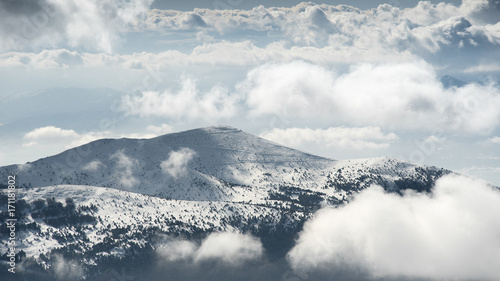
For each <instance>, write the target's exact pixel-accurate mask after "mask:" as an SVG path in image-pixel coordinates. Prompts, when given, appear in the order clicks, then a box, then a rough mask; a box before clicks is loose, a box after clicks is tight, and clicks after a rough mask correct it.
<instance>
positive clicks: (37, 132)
mask: <svg viewBox="0 0 500 281" xmlns="http://www.w3.org/2000/svg"><path fill="white" fill-rule="evenodd" d="M76 137H78V134H77V133H76V132H75V131H73V130H65V129H61V128H57V127H54V126H46V127H41V128H37V129H34V130H32V131H29V132H28V133H26V134H25V135H24V139H28V140H39V139H46V138H76Z"/></svg>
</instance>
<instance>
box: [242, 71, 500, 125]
mask: <svg viewBox="0 0 500 281" xmlns="http://www.w3.org/2000/svg"><path fill="white" fill-rule="evenodd" d="M239 91H241V92H242V93H243V94H244V95H246V103H247V105H248V107H249V109H250V113H251V114H252V115H266V114H267V115H276V116H278V117H280V118H281V119H290V120H297V119H298V118H301V119H303V118H308V120H325V119H329V120H336V121H337V122H339V121H340V122H344V124H350V125H355V126H379V127H381V128H383V129H390V130H394V129H406V130H407V129H413V130H431V131H432V130H435V129H440V130H443V131H454V132H461V133H473V134H478V133H479V134H487V133H489V132H491V131H492V130H494V129H495V128H497V127H498V125H499V123H498V122H499V120H500V119H499V118H500V111H498V110H497V108H499V107H500V95H499V93H500V89H499V88H498V87H497V86H495V85H493V84H489V85H479V84H468V85H466V86H464V87H461V88H450V89H444V88H443V86H442V84H441V82H440V81H439V79H438V77H437V74H436V73H435V71H434V69H433V68H432V67H431V66H430V65H429V64H426V63H424V62H413V63H389V64H361V65H357V66H354V67H352V68H351V70H350V71H349V72H348V73H345V74H342V75H336V74H335V73H334V72H332V71H331V70H329V69H327V68H325V67H321V66H317V65H312V64H309V63H305V62H292V63H286V64H269V65H264V66H261V67H258V68H255V69H253V70H252V71H250V72H249V73H248V75H247V78H246V80H245V81H244V82H242V83H241V84H240V85H239Z"/></svg>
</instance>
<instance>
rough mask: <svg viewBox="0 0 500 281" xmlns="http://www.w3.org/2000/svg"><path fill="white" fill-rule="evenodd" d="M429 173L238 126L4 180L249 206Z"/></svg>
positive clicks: (29, 167) (89, 150)
mask: <svg viewBox="0 0 500 281" xmlns="http://www.w3.org/2000/svg"><path fill="white" fill-rule="evenodd" d="M419 169H420V170H419ZM429 171H432V172H434V171H436V169H434V168H423V167H419V166H416V165H412V164H409V163H405V162H401V161H398V160H395V159H384V158H380V159H371V160H370V159H367V160H347V161H335V160H331V159H327V158H323V157H319V156H314V155H311V154H307V153H304V152H301V151H297V150H294V149H290V148H287V147H283V146H279V145H277V144H274V143H272V142H269V141H267V140H264V139H261V138H258V137H255V136H252V135H250V134H247V133H244V132H242V131H240V130H237V129H234V128H230V127H209V128H202V129H195V130H190V131H185V132H180V133H174V134H168V135H164V136H160V137H157V138H152V139H116V140H113V139H103V140H98V141H94V142H91V143H89V144H86V145H83V146H80V147H77V148H74V149H70V150H67V151H65V152H63V153H61V154H58V155H55V156H51V157H47V158H43V159H40V160H37V161H34V162H32V163H27V164H24V165H12V166H7V167H1V168H0V175H2V176H4V177H5V176H6V175H8V174H16V175H17V177H18V178H19V179H20V181H19V185H20V186H21V187H23V186H24V187H41V186H48V185H61V184H72V185H90V186H101V187H110V188H115V189H120V190H126V191H131V192H137V193H141V194H146V195H153V196H158V197H163V198H172V199H179V200H222V201H248V200H263V199H266V198H267V196H268V193H269V191H276V190H279V187H280V186H292V187H300V188H302V189H309V190H315V191H322V190H323V191H324V192H326V193H327V194H329V195H330V196H333V195H334V194H335V193H338V192H342V190H343V191H349V190H351V189H354V190H359V189H360V188H364V187H367V186H368V185H369V184H371V183H374V182H375V183H378V184H381V185H383V186H387V187H388V188H389V189H391V188H392V189H394V188H395V187H396V184H395V181H397V180H399V179H401V178H405V177H413V178H419V177H422V176H423V174H425V173H427V172H429ZM435 173H438V172H435ZM374 175H376V177H374ZM346 184H348V185H350V186H351V187H352V188H348V187H347V186H345V185H346ZM339 186H343V188H342V189H339V188H338V187H339ZM336 187H337V188H336Z"/></svg>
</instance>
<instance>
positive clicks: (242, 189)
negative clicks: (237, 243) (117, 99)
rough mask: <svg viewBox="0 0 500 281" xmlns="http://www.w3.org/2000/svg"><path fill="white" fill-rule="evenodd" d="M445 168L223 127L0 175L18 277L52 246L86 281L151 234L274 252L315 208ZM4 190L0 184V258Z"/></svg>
mask: <svg viewBox="0 0 500 281" xmlns="http://www.w3.org/2000/svg"><path fill="white" fill-rule="evenodd" d="M447 173H450V171H447V170H443V169H439V168H435V167H426V166H420V165H415V164H411V163H408V162H404V161H399V160H396V159H391V158H373V159H357V160H332V159H328V158H323V157H319V156H314V155H311V154H307V153H304V152H301V151H297V150H294V149H290V148H287V147H283V146H280V145H278V144H275V143H272V142H270V141H267V140H264V139H262V138H259V137H256V136H253V135H250V134H247V133H245V132H242V131H240V130H238V129H235V128H231V127H209V128H202V129H195V130H190V131H185V132H180V133H174V134H168V135H164V136H159V137H156V138H152V139H102V140H97V141H94V142H91V143H89V144H86V145H83V146H80V147H77V148H74V149H70V150H67V151H65V152H63V153H61V154H58V155H55V156H50V157H47V158H43V159H40V160H37V161H34V162H30V163H26V164H22V165H11V166H6V167H0V176H1V177H2V178H7V176H8V175H16V181H17V182H16V184H17V186H18V188H17V198H18V200H17V202H16V204H17V205H16V208H17V210H16V212H17V213H16V214H17V218H18V232H17V238H18V240H19V241H18V246H17V249H18V250H22V253H21V254H19V255H18V256H20V257H22V258H23V261H22V263H23V264H24V268H25V270H26V272H28V273H26V274H35V273H33V272H37V271H41V272H45V273H44V274H49V273H50V272H51V270H53V269H54V264H55V263H56V259H57V258H56V257H58V254H60V255H62V256H64V257H65V258H67V259H72V260H78V261H79V262H80V263H81V266H82V268H83V269H84V273H83V275H85V276H87V277H88V278H91V277H93V276H96V275H97V274H98V273H99V272H101V271H103V270H105V268H106V266H109V265H110V264H115V263H117V262H120V263H124V264H126V263H127V262H130V261H131V260H135V259H137V258H141V259H146V257H151V256H152V255H154V253H155V251H156V249H157V248H158V247H159V242H158V241H159V239H158V237H165V236H167V237H170V236H172V235H173V236H176V237H177V236H179V235H180V236H186V237H189V238H193V239H201V238H203V237H204V236H206V235H207V234H208V233H211V232H215V231H233V232H241V233H243V232H248V233H252V234H253V235H255V236H257V237H259V238H260V239H261V240H262V241H263V244H264V247H265V248H266V251H267V252H268V253H270V254H271V255H276V256H282V255H283V254H284V253H286V251H287V250H288V249H289V247H290V245H291V243H292V242H293V239H294V237H295V235H296V234H297V232H298V231H300V229H301V227H302V224H303V222H304V221H305V220H306V219H307V218H309V217H310V216H311V215H312V214H313V212H314V211H315V210H317V209H318V208H320V207H321V206H325V205H331V206H338V205H341V204H345V203H347V202H348V201H349V199H350V197H351V196H352V194H353V193H356V192H358V191H360V190H362V189H364V188H366V187H368V186H370V185H371V184H379V185H381V186H383V187H384V188H385V189H386V190H387V191H389V192H400V191H401V190H404V189H408V188H409V189H414V190H416V191H428V190H430V188H431V186H432V184H433V183H434V182H435V180H436V179H437V178H439V177H440V176H442V175H444V174H447ZM4 188H5V186H4ZM6 194H7V191H6V190H5V189H2V190H1V193H0V195H1V197H2V199H1V201H0V202H1V203H0V208H1V209H0V210H1V211H2V212H1V213H0V218H1V219H2V244H1V245H0V253H1V254H2V255H4V254H6V253H7V251H8V249H7V239H8V236H6V234H8V231H7V230H6V229H5V227H6V226H5V223H4V221H6V219H7V218H8V217H7V212H6V210H7V206H6V203H7V201H8V200H7V197H6V196H7V195H6ZM4 230H5V231H4ZM160 240H161V239H160ZM160 244H161V243H160ZM5 257H6V256H5V255H4V258H5ZM30 270H31V271H30ZM29 272H32V273H29ZM37 276H38V275H37ZM40 276H41V275H40ZM40 278H41V277H40Z"/></svg>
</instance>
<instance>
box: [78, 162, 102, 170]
mask: <svg viewBox="0 0 500 281" xmlns="http://www.w3.org/2000/svg"><path fill="white" fill-rule="evenodd" d="M103 167H104V164H103V163H102V162H101V161H100V160H93V161H90V162H89V163H87V164H85V165H84V166H83V167H82V170H86V171H90V172H94V171H97V170H98V169H100V168H103Z"/></svg>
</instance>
